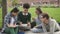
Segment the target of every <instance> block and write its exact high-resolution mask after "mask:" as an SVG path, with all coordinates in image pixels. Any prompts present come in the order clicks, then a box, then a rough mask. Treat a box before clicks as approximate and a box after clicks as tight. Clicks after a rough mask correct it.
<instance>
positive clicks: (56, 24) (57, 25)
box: [55, 22, 60, 31]
mask: <svg viewBox="0 0 60 34" xmlns="http://www.w3.org/2000/svg"><path fill="white" fill-rule="evenodd" d="M55 27H56V29H57V30H59V31H60V26H59V24H58V23H57V22H55Z"/></svg>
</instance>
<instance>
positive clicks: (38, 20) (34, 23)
mask: <svg viewBox="0 0 60 34" xmlns="http://www.w3.org/2000/svg"><path fill="white" fill-rule="evenodd" d="M35 13H36V15H37V17H36V18H32V19H33V22H32V25H31V26H32V28H33V27H34V26H36V25H39V24H41V20H40V19H39V17H41V14H42V10H41V9H40V7H37V8H36V11H35Z"/></svg>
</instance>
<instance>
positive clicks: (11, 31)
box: [5, 27, 18, 34]
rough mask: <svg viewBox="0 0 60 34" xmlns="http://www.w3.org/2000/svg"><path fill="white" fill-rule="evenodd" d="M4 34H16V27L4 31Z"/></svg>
mask: <svg viewBox="0 0 60 34" xmlns="http://www.w3.org/2000/svg"><path fill="white" fill-rule="evenodd" d="M5 33H6V34H17V33H18V27H16V28H12V27H8V28H6V29H5Z"/></svg>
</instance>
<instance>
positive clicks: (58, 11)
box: [0, 7, 60, 27]
mask: <svg viewBox="0 0 60 34" xmlns="http://www.w3.org/2000/svg"><path fill="white" fill-rule="evenodd" d="M41 9H42V11H43V12H45V13H48V14H49V15H50V16H51V17H53V18H54V19H56V20H57V21H58V22H60V8H41ZM11 10H12V8H8V12H10V11H11ZM19 10H20V11H21V10H23V8H20V7H19ZM29 12H30V13H31V14H32V17H36V14H35V7H32V8H30V9H29ZM0 27H2V9H1V8H0Z"/></svg>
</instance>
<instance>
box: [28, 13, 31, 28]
mask: <svg viewBox="0 0 60 34" xmlns="http://www.w3.org/2000/svg"><path fill="white" fill-rule="evenodd" d="M30 22H31V14H29V15H28V21H27V25H28V26H30V27H31V23H30Z"/></svg>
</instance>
